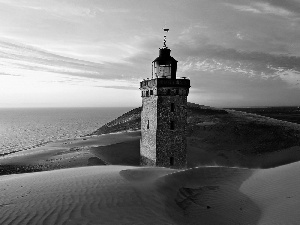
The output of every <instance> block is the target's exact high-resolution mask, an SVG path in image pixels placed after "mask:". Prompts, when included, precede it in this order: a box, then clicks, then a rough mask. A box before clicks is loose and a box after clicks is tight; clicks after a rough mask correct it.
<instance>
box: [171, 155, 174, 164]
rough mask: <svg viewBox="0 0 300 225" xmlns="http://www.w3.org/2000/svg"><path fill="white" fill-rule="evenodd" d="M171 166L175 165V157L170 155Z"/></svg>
mask: <svg viewBox="0 0 300 225" xmlns="http://www.w3.org/2000/svg"><path fill="white" fill-rule="evenodd" d="M170 166H174V157H170Z"/></svg>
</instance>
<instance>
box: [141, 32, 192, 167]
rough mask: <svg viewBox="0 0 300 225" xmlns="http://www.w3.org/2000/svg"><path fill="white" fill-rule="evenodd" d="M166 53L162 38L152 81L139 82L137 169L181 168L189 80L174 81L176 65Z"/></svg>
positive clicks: (168, 53) (183, 157)
mask: <svg viewBox="0 0 300 225" xmlns="http://www.w3.org/2000/svg"><path fill="white" fill-rule="evenodd" d="M164 31H167V32H168V31H169V29H164ZM170 53H171V50H170V49H169V48H168V47H167V45H166V36H164V45H163V47H162V48H160V49H159V56H158V57H157V58H156V59H155V60H154V61H153V62H152V78H151V79H146V80H143V81H142V82H140V90H141V92H142V102H143V109H142V114H141V135H142V136H141V143H140V155H141V165H145V166H162V167H176V168H184V167H186V163H187V161H186V155H187V141H186V125H187V96H188V94H189V88H190V80H189V79H187V78H176V71H177V61H176V60H175V59H174V58H173V57H172V56H171V55H170Z"/></svg>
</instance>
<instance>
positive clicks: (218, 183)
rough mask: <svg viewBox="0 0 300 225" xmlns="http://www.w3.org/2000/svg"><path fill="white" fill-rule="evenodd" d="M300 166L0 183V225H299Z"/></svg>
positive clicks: (138, 171)
mask: <svg viewBox="0 0 300 225" xmlns="http://www.w3.org/2000/svg"><path fill="white" fill-rule="evenodd" d="M299 175H300V162H297V163H293V164H289V165H285V166H281V167H277V168H272V169H256V170H253V169H241V168H226V167H200V168H195V169H189V170H185V171H178V170H172V169H167V168H140V167H129V166H93V167H82V168H70V169H62V170H56V171H46V172H38V173H30V174H18V175H8V176H2V177H0V187H1V189H0V190H1V192H0V193H1V198H0V199H1V200H0V214H1V217H0V224H297V223H298V222H299V221H300V214H299V207H300V181H299V177H300V176H299Z"/></svg>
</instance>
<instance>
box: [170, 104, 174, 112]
mask: <svg viewBox="0 0 300 225" xmlns="http://www.w3.org/2000/svg"><path fill="white" fill-rule="evenodd" d="M174 111H175V104H174V103H171V112H174Z"/></svg>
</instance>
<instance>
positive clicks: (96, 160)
mask: <svg viewBox="0 0 300 225" xmlns="http://www.w3.org/2000/svg"><path fill="white" fill-rule="evenodd" d="M139 134H140V132H139V131H127V132H116V133H110V134H102V135H90V136H85V137H78V138H74V139H59V140H57V141H53V142H48V143H46V144H44V145H41V146H38V147H35V148H31V149H28V150H25V151H16V152H12V153H10V154H5V155H4V156H0V175H9V174H20V173H30V172H41V171H49V170H57V169H62V168H75V167H83V166H93V165H109V164H110V163H109V162H107V161H105V159H103V157H101V154H99V153H98V154H96V153H97V151H96V150H95V149H97V148H99V147H104V148H105V147H108V146H112V145H115V144H120V143H128V142H129V146H127V147H130V141H137V139H138V140H139ZM127 145H128V144H127ZM135 147H136V146H135Z"/></svg>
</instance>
